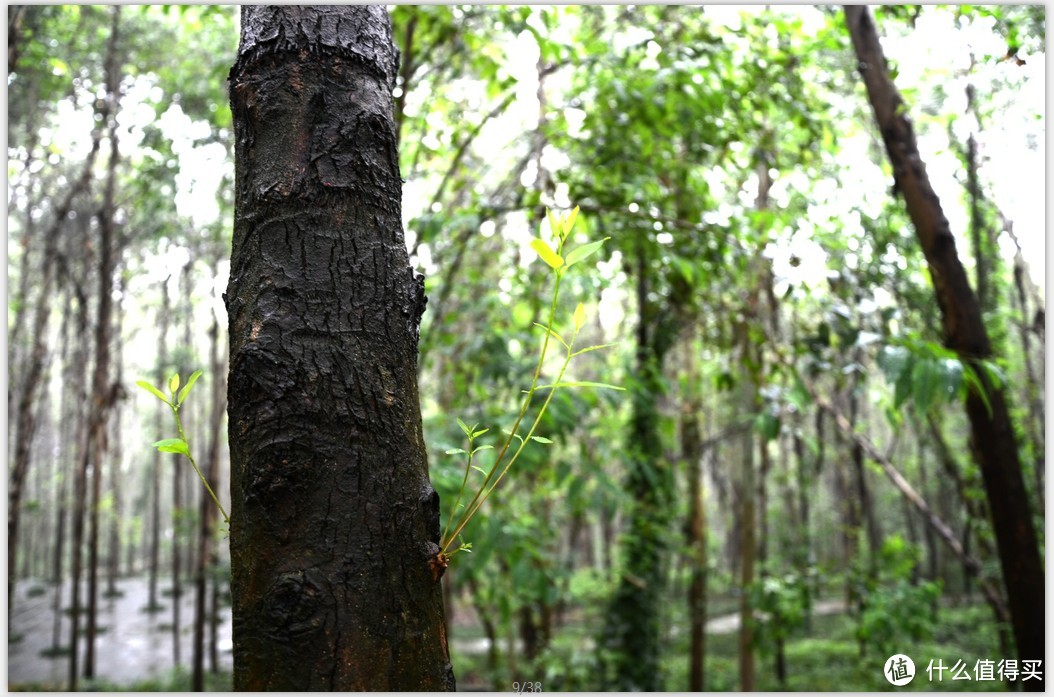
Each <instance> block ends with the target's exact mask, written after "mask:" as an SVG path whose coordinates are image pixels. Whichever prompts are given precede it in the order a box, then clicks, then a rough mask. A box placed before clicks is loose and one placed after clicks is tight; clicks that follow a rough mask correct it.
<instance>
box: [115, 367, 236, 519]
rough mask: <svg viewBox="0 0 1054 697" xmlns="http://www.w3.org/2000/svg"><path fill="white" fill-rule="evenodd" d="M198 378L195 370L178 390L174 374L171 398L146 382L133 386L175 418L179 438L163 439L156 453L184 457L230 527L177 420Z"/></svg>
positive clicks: (225, 514)
mask: <svg viewBox="0 0 1054 697" xmlns="http://www.w3.org/2000/svg"><path fill="white" fill-rule="evenodd" d="M200 377H201V371H200V370H195V371H194V373H193V374H192V375H191V376H190V378H188V379H187V384H186V385H184V386H183V389H179V386H180V380H179V373H174V374H173V375H172V377H170V378H169V379H168V391H169V393H170V394H171V396H167V395H165V393H164V392H162V391H161V390H159V389H158V388H156V387H154V386H153V385H151V384H150V383H149V382H147V381H146V380H139V381H137V382H136V383H135V384H136V385H138V386H139V387H141V388H143V389H144V390H146V391H147V392H149V393H150V394H152V395H154V396H155V397H157V398H158V399H160V400H161V401H162V402H164V403H165V404H167V405H168V407H169V409H171V410H172V415H173V416H175V418H176V430H178V431H179V438H165V439H164V440H159V441H157V442H156V443H154V447H155V448H157V450H158V452H162V453H177V454H179V455H184V456H186V458H187V459H188V460H190V464H191V465H192V466H193V467H194V471H195V472H197V474H198V479H200V480H201V483H202V484H204V485H205V489H206V490H207V491H208V492H209V495H210V496H211V497H212V500H213V501H215V502H216V507H217V508H219V509H220V513H222V514H223V522H224V524H226V525H230V522H231V518H230V516H229V515H227V511H225V510H224V508H223V504H221V503H220V500H219V498H218V497H217V496H216V492H214V491H213V490H212V487H211V486H209V482H208V480H207V479H205V475H203V474H202V473H201V469H200V468H199V467H198V463H197V462H195V461H194V456H193V455H191V454H190V445H189V444H188V443H187V437H186V434H185V433H183V420H182V419H180V418H179V408H180V407H181V406H183V401H184V400H185V399H186V398H187V395H188V394H190V388H192V387H193V386H194V383H195V382H197V381H198V378H200Z"/></svg>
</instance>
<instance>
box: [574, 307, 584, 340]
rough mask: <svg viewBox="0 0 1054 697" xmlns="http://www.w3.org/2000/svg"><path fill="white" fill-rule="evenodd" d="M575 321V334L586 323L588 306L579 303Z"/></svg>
mask: <svg viewBox="0 0 1054 697" xmlns="http://www.w3.org/2000/svg"><path fill="white" fill-rule="evenodd" d="M574 322H575V334H577V333H578V332H580V331H581V330H582V327H584V326H585V325H586V306H585V305H583V304H582V303H578V307H576V308H575V315H574Z"/></svg>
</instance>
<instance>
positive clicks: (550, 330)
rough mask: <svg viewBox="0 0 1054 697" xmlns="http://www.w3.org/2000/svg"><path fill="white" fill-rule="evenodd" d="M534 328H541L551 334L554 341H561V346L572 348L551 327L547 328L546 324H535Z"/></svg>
mask: <svg viewBox="0 0 1054 697" xmlns="http://www.w3.org/2000/svg"><path fill="white" fill-rule="evenodd" d="M534 326H536V327H541V328H542V329H544V330H545V331H547V332H549V335H550V336H551V337H553V338H554V339H556V340H557V341H559V342H560V343H561V344H563V345H564V348H571V347H570V346H568V345H567V342H566V341H564V338H563V337H562V336H560V335H559V334H557V333H556V332H555V331H554V330H552V329H550V328H549V327H547V326H545V325H544V324H539V323H537V322H535V323H534Z"/></svg>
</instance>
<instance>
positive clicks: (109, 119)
mask: <svg viewBox="0 0 1054 697" xmlns="http://www.w3.org/2000/svg"><path fill="white" fill-rule="evenodd" d="M112 14H113V19H112V21H111V24H110V40H109V46H108V48H107V51H106V101H107V109H106V114H105V116H106V118H105V119H104V123H105V124H106V126H107V131H108V133H107V138H108V140H109V143H110V153H109V155H110V157H109V162H108V164H107V174H106V186H105V188H104V190H103V201H102V208H101V209H100V211H99V214H98V221H99V275H98V279H97V280H98V283H99V309H98V311H97V312H96V317H95V370H94V372H93V374H92V411H91V415H90V418H89V421H88V442H89V448H88V451H89V453H90V455H91V459H92V462H91V476H92V493H91V510H90V514H91V515H90V519H89V522H90V528H89V535H88V627H87V635H86V636H85V642H86V643H87V652H86V654H85V660H84V677H86V678H94V677H95V639H96V632H97V629H98V604H99V504H100V501H101V492H102V479H103V465H104V463H105V461H106V450H107V443H106V426H107V422H108V419H109V415H110V409H111V408H112V406H113V404H114V402H115V401H116V399H117V390H118V388H119V386H118V385H117V384H111V380H110V335H111V325H112V323H113V284H114V271H115V269H116V262H117V259H119V258H120V250H119V249H117V248H116V244H117V242H116V241H117V231H116V225H117V223H116V213H117V210H116V204H115V202H114V196H115V191H116V187H117V163H118V162H119V160H120V157H121V155H120V149H119V147H118V142H117V110H118V104H119V102H120V92H119V90H120V80H121V75H120V63H119V60H118V54H117V39H118V26H119V23H120V16H121V8H120V6H119V5H115V6H114V7H113V9H112Z"/></svg>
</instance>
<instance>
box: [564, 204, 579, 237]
mask: <svg viewBox="0 0 1054 697" xmlns="http://www.w3.org/2000/svg"><path fill="white" fill-rule="evenodd" d="M576 220H578V206H575V207H574V208H572V209H571V212H570V213H568V214H567V215H566V216H564V237H567V236H568V235H570V234H571V228H573V227H574V226H575V221H576Z"/></svg>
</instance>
